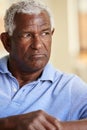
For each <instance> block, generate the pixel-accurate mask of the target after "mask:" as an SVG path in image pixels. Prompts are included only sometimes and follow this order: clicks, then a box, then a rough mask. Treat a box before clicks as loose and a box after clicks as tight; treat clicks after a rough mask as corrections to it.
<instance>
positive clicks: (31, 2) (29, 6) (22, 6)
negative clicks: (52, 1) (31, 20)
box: [4, 0, 54, 35]
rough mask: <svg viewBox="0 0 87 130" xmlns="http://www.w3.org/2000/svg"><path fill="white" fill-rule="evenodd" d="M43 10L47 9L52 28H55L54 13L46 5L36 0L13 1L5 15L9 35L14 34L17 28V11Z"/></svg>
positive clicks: (34, 12)
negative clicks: (15, 19) (15, 21)
mask: <svg viewBox="0 0 87 130" xmlns="http://www.w3.org/2000/svg"><path fill="white" fill-rule="evenodd" d="M42 10H45V11H46V12H47V13H48V16H49V17H50V22H51V28H54V20H53V17H52V14H51V12H50V10H49V8H48V7H47V6H46V5H44V4H43V3H42V2H40V1H36V0H21V1H19V2H17V3H13V4H12V6H11V7H10V8H9V9H8V10H7V11H6V14H5V17H4V27H5V31H6V32H8V34H9V35H12V34H13V31H14V29H15V24H14V16H15V14H16V13H25V14H38V13H40V12H41V11H42Z"/></svg>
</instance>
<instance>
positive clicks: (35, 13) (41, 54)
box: [0, 0, 87, 130]
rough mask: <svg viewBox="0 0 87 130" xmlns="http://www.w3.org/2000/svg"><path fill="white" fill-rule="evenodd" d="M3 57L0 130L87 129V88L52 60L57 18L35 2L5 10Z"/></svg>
mask: <svg viewBox="0 0 87 130" xmlns="http://www.w3.org/2000/svg"><path fill="white" fill-rule="evenodd" d="M4 21H5V30H6V32H3V33H2V34H1V41H2V43H3V45H4V47H5V49H6V50H7V52H8V53H9V55H8V56H5V57H3V58H2V59H0V129H1V130H70V129H71V130H86V129H87V120H86V118H87V85H86V84H85V83H84V82H83V81H82V80H81V79H80V78H79V77H77V76H75V75H68V74H65V73H62V72H60V71H58V70H56V69H54V68H53V67H52V65H50V64H49V63H48V62H49V58H50V52H51V42H52V35H53V32H54V26H53V19H52V16H51V14H50V11H49V9H48V8H47V7H46V6H44V5H43V4H41V3H39V2H36V0H28V1H25V0H24V1H20V2H18V3H15V4H13V5H12V6H11V7H10V8H9V9H8V10H7V12H6V15H5V18H4Z"/></svg>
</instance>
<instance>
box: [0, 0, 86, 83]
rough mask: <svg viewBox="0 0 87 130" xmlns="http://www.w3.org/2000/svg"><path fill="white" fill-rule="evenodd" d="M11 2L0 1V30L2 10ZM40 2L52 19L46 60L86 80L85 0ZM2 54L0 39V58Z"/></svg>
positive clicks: (3, 11)
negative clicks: (53, 29) (48, 9)
mask: <svg viewBox="0 0 87 130" xmlns="http://www.w3.org/2000/svg"><path fill="white" fill-rule="evenodd" d="M15 1H18V0H0V33H1V32H2V31H4V25H3V17H4V13H5V11H6V9H7V8H8V7H9V6H10V4H12V3H14V2H15ZM42 1H44V3H46V4H47V5H48V6H49V7H50V9H51V11H52V14H53V17H54V21H55V33H54V36H53V44H52V52H51V58H50V62H51V63H52V64H53V65H54V66H55V67H56V68H57V69H60V70H61V71H64V72H67V73H75V74H77V75H78V76H80V77H81V78H82V79H83V80H84V81H86V82H87V0H42ZM6 54H7V52H6V51H5V49H4V48H3V46H2V43H1V42H0V57H2V56H4V55H6Z"/></svg>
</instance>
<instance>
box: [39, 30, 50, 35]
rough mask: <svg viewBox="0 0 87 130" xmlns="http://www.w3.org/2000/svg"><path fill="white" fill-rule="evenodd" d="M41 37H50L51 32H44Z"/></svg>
mask: <svg viewBox="0 0 87 130" xmlns="http://www.w3.org/2000/svg"><path fill="white" fill-rule="evenodd" d="M41 35H42V36H46V35H50V32H49V31H44V32H42V34H41Z"/></svg>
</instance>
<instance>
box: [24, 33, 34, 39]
mask: <svg viewBox="0 0 87 130" xmlns="http://www.w3.org/2000/svg"><path fill="white" fill-rule="evenodd" d="M22 37H23V38H30V37H32V35H31V34H30V33H24V34H22Z"/></svg>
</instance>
